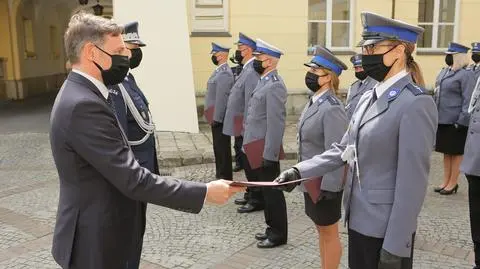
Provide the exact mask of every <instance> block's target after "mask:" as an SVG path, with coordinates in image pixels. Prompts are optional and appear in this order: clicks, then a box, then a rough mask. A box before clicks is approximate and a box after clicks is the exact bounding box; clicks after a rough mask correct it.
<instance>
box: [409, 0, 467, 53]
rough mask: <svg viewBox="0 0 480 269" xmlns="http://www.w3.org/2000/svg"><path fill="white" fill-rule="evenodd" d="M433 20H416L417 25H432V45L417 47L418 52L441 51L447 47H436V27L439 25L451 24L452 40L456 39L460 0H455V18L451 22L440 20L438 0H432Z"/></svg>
mask: <svg viewBox="0 0 480 269" xmlns="http://www.w3.org/2000/svg"><path fill="white" fill-rule="evenodd" d="M433 1H434V2H433V22H420V21H419V22H418V26H420V27H423V26H432V46H431V47H426V48H422V47H417V51H418V52H443V51H445V50H446V49H447V47H438V29H439V27H440V26H453V40H452V41H453V42H456V41H457V40H458V33H459V30H458V27H457V26H458V24H459V21H460V0H455V14H454V16H455V18H454V19H453V22H440V1H441V0H433Z"/></svg>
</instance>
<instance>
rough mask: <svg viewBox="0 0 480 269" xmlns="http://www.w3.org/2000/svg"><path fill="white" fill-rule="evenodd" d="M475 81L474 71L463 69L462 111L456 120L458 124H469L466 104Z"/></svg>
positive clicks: (468, 101) (470, 96)
mask: <svg viewBox="0 0 480 269" xmlns="http://www.w3.org/2000/svg"><path fill="white" fill-rule="evenodd" d="M475 82H476V81H475V73H474V72H473V71H465V72H464V75H463V78H462V112H460V115H459V116H458V120H457V124H459V125H463V126H468V125H469V122H470V113H468V106H469V105H470V98H472V93H473V90H474V88H475Z"/></svg>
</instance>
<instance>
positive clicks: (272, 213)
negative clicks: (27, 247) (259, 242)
mask: <svg viewBox="0 0 480 269" xmlns="http://www.w3.org/2000/svg"><path fill="white" fill-rule="evenodd" d="M255 170H256V171H258V180H259V181H273V180H274V179H275V178H277V176H278V175H280V163H279V162H277V163H275V164H273V165H270V166H268V167H261V168H258V169H255ZM262 193H263V198H264V201H265V209H264V214H265V222H266V224H267V230H266V232H265V233H266V234H267V236H268V238H269V239H270V240H272V241H275V242H287V237H288V225H287V205H286V203H285V196H284V195H283V191H281V190H277V189H274V188H262Z"/></svg>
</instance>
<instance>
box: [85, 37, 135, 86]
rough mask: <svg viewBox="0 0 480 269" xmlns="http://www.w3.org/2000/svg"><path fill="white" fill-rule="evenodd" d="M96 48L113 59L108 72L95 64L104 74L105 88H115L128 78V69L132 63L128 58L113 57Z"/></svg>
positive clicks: (121, 56)
mask: <svg viewBox="0 0 480 269" xmlns="http://www.w3.org/2000/svg"><path fill="white" fill-rule="evenodd" d="M95 47H97V48H98V49H99V50H101V51H102V52H103V53H105V54H107V55H108V56H110V58H111V59H112V66H110V68H109V69H107V70H104V69H103V68H102V67H101V66H100V65H99V64H97V63H96V62H93V63H94V64H95V65H96V66H97V68H98V69H99V70H100V72H102V79H103V84H105V86H113V85H117V84H118V83H121V82H122V81H123V80H124V79H125V76H127V73H128V69H129V68H130V61H129V60H128V57H127V56H123V55H118V54H115V55H112V54H110V53H108V52H106V51H104V50H103V49H101V48H99V47H98V46H95Z"/></svg>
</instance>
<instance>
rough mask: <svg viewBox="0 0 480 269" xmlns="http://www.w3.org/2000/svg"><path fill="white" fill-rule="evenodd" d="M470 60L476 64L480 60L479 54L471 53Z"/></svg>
mask: <svg viewBox="0 0 480 269" xmlns="http://www.w3.org/2000/svg"><path fill="white" fill-rule="evenodd" d="M472 61H474V62H475V63H476V64H478V63H479V62H480V54H478V53H474V54H472Z"/></svg>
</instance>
